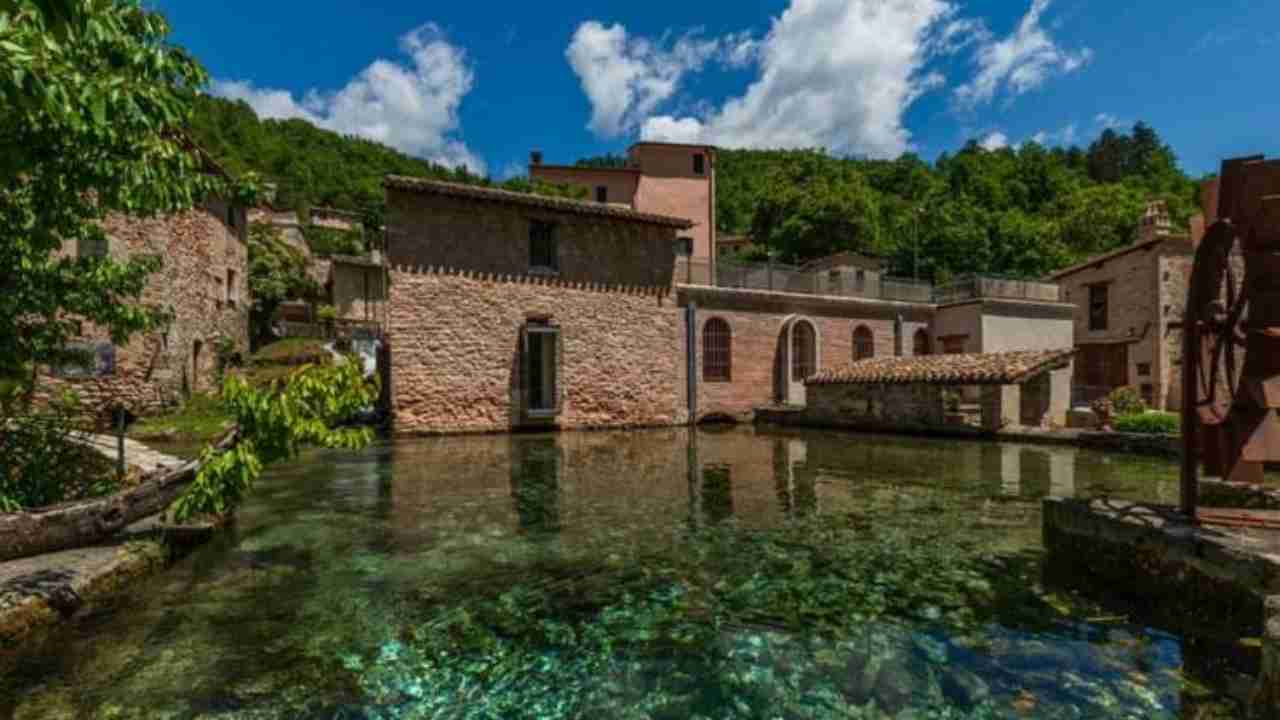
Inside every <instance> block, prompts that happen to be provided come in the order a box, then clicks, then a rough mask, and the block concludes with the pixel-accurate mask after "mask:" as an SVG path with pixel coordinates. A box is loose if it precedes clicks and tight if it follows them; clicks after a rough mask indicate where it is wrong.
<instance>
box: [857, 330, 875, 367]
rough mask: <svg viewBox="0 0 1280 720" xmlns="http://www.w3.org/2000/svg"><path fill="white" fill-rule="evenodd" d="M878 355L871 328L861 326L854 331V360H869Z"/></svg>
mask: <svg viewBox="0 0 1280 720" xmlns="http://www.w3.org/2000/svg"><path fill="white" fill-rule="evenodd" d="M875 355H876V339H875V335H873V334H872V333H871V328H869V327H867V326H866V325H859V326H858V329H857V330H854V331H853V359H854V360H867V359H869V358H873V357H875Z"/></svg>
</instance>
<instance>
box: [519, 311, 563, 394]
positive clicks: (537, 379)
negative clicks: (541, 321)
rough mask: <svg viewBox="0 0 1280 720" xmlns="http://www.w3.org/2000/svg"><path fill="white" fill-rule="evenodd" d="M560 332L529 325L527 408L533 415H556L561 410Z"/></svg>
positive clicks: (526, 331)
mask: <svg viewBox="0 0 1280 720" xmlns="http://www.w3.org/2000/svg"><path fill="white" fill-rule="evenodd" d="M559 339H560V329H559V328H557V327H554V326H551V325H529V326H527V327H526V328H525V336H524V371H525V381H524V386H525V392H526V396H525V397H526V401H525V409H526V410H527V411H528V412H529V414H530V415H534V416H538V415H541V416H547V415H554V414H555V412H556V410H557V409H558V406H559V403H558V402H557V401H558V393H559V392H560V388H559V383H558V382H557V380H558V378H557V375H558V372H557V371H558V369H559V360H558V357H557V356H558V355H559Z"/></svg>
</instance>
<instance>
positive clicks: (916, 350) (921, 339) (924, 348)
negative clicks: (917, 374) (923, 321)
mask: <svg viewBox="0 0 1280 720" xmlns="http://www.w3.org/2000/svg"><path fill="white" fill-rule="evenodd" d="M932 353H933V347H932V343H930V342H929V331H928V330H923V329H922V330H917V331H916V336H915V339H914V340H913V341H912V343H911V354H912V355H914V356H916V357H923V356H925V355H931V354H932Z"/></svg>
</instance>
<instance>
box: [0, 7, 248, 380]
mask: <svg viewBox="0 0 1280 720" xmlns="http://www.w3.org/2000/svg"><path fill="white" fill-rule="evenodd" d="M168 31H169V28H168V25H167V24H166V23H165V21H164V19H163V18H162V17H161V16H159V15H158V14H155V13H152V12H148V11H146V10H144V9H143V8H142V7H141V6H140V5H139V4H138V3H136V2H122V1H108V0H6V1H5V2H0V104H3V107H4V112H3V113H0V144H2V145H3V148H4V149H3V152H0V376H4V377H8V378H10V380H11V381H12V380H13V379H14V378H19V377H20V378H24V380H23V382H25V383H27V384H30V383H33V382H34V376H35V373H34V369H35V365H36V363H37V362H40V363H49V364H57V363H60V362H65V361H67V360H70V359H72V357H71V356H73V355H74V353H71V352H69V351H68V349H67V341H68V339H69V338H71V337H73V336H74V335H75V334H76V333H77V327H78V323H77V321H79V320H86V321H89V322H92V323H93V324H94V325H97V326H99V327H101V328H104V329H105V330H107V331H109V332H110V334H111V336H112V338H113V340H114V341H116V342H117V343H123V342H125V341H126V340H127V339H128V337H129V336H130V335H131V334H133V333H136V332H138V331H142V330H146V329H149V328H153V327H155V326H156V325H157V324H158V323H160V322H161V321H162V320H163V319H164V316H165V314H164V312H163V310H162V308H156V307H145V306H143V305H141V304H140V303H139V302H138V299H139V297H140V296H141V293H142V290H143V288H144V286H145V283H146V279H147V276H148V275H149V274H150V273H151V272H153V271H155V270H156V269H157V268H158V267H159V265H160V260H159V259H158V258H152V257H134V258H130V259H128V260H116V259H112V258H109V257H108V258H87V257H85V258H80V257H75V256H74V254H72V255H67V254H64V253H62V252H60V251H61V249H62V248H63V247H64V243H65V245H66V246H67V247H70V248H76V247H80V246H88V247H101V246H102V244H103V243H104V242H105V239H106V238H105V234H104V232H103V230H102V226H101V224H100V221H101V220H102V219H103V218H104V217H106V216H107V214H108V213H111V212H127V213H130V214H132V215H139V216H147V215H154V214H157V213H165V212H173V211H178V210H183V209H187V208H190V207H192V206H193V205H194V204H195V203H196V202H197V201H198V200H199V199H201V198H203V197H205V196H206V195H208V194H210V193H215V192H219V191H224V192H225V191H226V190H227V189H226V188H225V186H224V184H223V183H221V182H220V180H219V179H218V178H217V177H215V176H212V175H210V174H208V173H206V172H204V167H203V165H202V161H201V158H200V157H199V156H198V155H197V153H195V152H193V148H192V146H191V144H190V142H189V141H188V140H187V139H186V137H185V135H184V133H183V129H184V128H185V127H186V125H187V123H188V121H189V120H190V118H191V112H192V100H193V98H194V96H195V92H196V88H198V87H200V86H201V85H203V84H204V83H205V81H206V79H207V77H206V75H205V72H204V70H203V69H202V68H201V67H200V65H199V64H198V63H197V62H196V61H195V60H194V59H192V58H191V57H190V56H189V55H187V53H185V52H184V51H182V50H180V49H178V48H175V47H173V46H171V45H169V44H168V42H167V35H168Z"/></svg>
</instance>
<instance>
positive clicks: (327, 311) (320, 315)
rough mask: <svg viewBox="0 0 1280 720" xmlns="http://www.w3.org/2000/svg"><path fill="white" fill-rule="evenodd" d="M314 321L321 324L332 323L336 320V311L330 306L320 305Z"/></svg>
mask: <svg viewBox="0 0 1280 720" xmlns="http://www.w3.org/2000/svg"><path fill="white" fill-rule="evenodd" d="M316 319H317V320H319V321H320V322H322V323H332V322H334V321H335V320H337V319H338V309H337V308H335V307H334V306H332V305H321V306H320V307H319V308H318V309H317V310H316Z"/></svg>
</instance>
